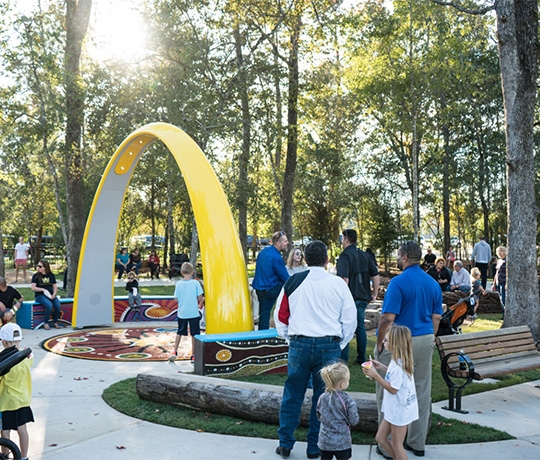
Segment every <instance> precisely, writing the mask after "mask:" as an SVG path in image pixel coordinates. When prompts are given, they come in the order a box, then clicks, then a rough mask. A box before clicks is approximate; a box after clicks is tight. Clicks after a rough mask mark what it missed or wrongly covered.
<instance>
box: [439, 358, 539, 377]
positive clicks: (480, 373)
mask: <svg viewBox="0 0 540 460" xmlns="http://www.w3.org/2000/svg"><path fill="white" fill-rule="evenodd" d="M539 367H540V356H538V357H529V358H527V359H519V360H515V361H508V362H506V363H505V362H502V363H492V364H491V365H486V366H483V367H479V368H478V369H477V368H476V366H475V372H474V378H475V380H483V379H486V378H491V377H498V376H501V375H506V374H513V373H515V372H524V371H530V370H533V369H538V368H539ZM449 374H450V375H452V376H454V377H461V378H467V376H468V375H469V372H468V371H466V370H465V371H462V370H460V369H459V368H457V369H456V368H453V369H451V370H450V371H449Z"/></svg>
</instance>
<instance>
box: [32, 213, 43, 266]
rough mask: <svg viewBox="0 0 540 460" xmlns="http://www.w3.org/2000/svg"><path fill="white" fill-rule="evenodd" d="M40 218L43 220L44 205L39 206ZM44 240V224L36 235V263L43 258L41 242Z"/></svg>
mask: <svg viewBox="0 0 540 460" xmlns="http://www.w3.org/2000/svg"><path fill="white" fill-rule="evenodd" d="M39 220H40V222H41V221H42V220H43V206H40V208H39ZM42 240H43V225H40V226H39V228H38V231H37V236H36V250H35V252H34V263H35V264H37V263H38V262H39V261H40V260H41V242H42Z"/></svg>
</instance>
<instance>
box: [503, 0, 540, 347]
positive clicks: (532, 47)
mask: <svg viewBox="0 0 540 460" xmlns="http://www.w3.org/2000/svg"><path fill="white" fill-rule="evenodd" d="M495 6H496V11H497V31H498V39H499V57H500V64H501V77H502V88H503V96H504V111H505V115H506V163H507V166H506V175H507V184H508V189H507V200H508V255H507V275H508V278H507V294H506V304H507V314H506V315H505V321H504V326H517V325H521V324H528V325H529V326H530V327H531V330H532V333H533V335H534V337H535V339H536V340H539V339H540V303H539V298H538V275H537V273H536V221H537V215H538V207H537V205H536V202H535V193H534V181H535V167H534V139H533V125H534V107H535V101H536V82H537V76H538V3H537V2H536V1H527V0H499V1H498V2H496V3H495Z"/></svg>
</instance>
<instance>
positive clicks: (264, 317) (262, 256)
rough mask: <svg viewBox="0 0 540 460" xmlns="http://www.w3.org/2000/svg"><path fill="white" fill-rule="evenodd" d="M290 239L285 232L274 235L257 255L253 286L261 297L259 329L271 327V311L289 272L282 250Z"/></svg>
mask: <svg viewBox="0 0 540 460" xmlns="http://www.w3.org/2000/svg"><path fill="white" fill-rule="evenodd" d="M288 245H289V240H288V239H287V235H285V233H283V232H276V233H274V234H273V235H272V244H271V245H270V246H268V247H266V248H264V249H263V250H262V251H261V252H260V253H259V255H258V256H257V261H256V263H255V277H254V278H253V282H252V283H251V286H252V287H253V289H255V291H256V292H257V298H258V299H259V330H262V329H269V328H270V312H271V311H272V307H273V306H274V304H275V303H276V299H277V297H278V295H279V293H280V291H281V288H282V286H283V284H284V283H285V281H287V280H288V279H289V274H288V273H287V269H286V268H285V261H284V260H283V257H282V256H281V252H282V251H285V249H287V246H288Z"/></svg>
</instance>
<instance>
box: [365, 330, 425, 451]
mask: <svg viewBox="0 0 540 460" xmlns="http://www.w3.org/2000/svg"><path fill="white" fill-rule="evenodd" d="M383 343H384V346H385V347H386V348H387V350H388V351H389V352H390V353H392V361H390V364H389V366H388V368H387V367H386V366H385V365H384V364H381V363H380V362H379V361H375V360H373V367H369V368H367V367H363V368H362V370H363V371H364V374H365V375H366V376H367V377H371V378H374V379H375V380H376V381H377V382H378V383H379V384H380V385H381V386H382V387H383V388H384V396H383V402H382V408H381V412H383V414H384V420H383V421H382V422H381V426H379V430H378V431H377V434H376V435H375V440H376V441H377V443H378V444H379V445H380V446H381V447H382V448H383V449H384V450H385V451H386V452H387V453H388V454H389V455H390V456H392V458H394V459H399V460H402V459H406V458H407V454H406V452H405V449H404V447H403V441H404V440H405V435H406V434H407V426H408V425H409V424H410V423H411V422H414V421H415V420H418V401H417V399H416V388H415V386H414V377H413V369H414V362H413V352H412V338H411V331H410V330H409V329H408V328H407V327H405V326H396V325H393V326H392V327H391V328H390V329H389V330H388V334H386V337H385V339H384V342H383ZM377 370H380V371H386V376H385V378H384V379H383V378H382V376H381V375H380V374H379V373H378V372H377ZM390 433H391V434H392V439H391V440H390V441H389V440H388V435H389V434H390Z"/></svg>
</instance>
